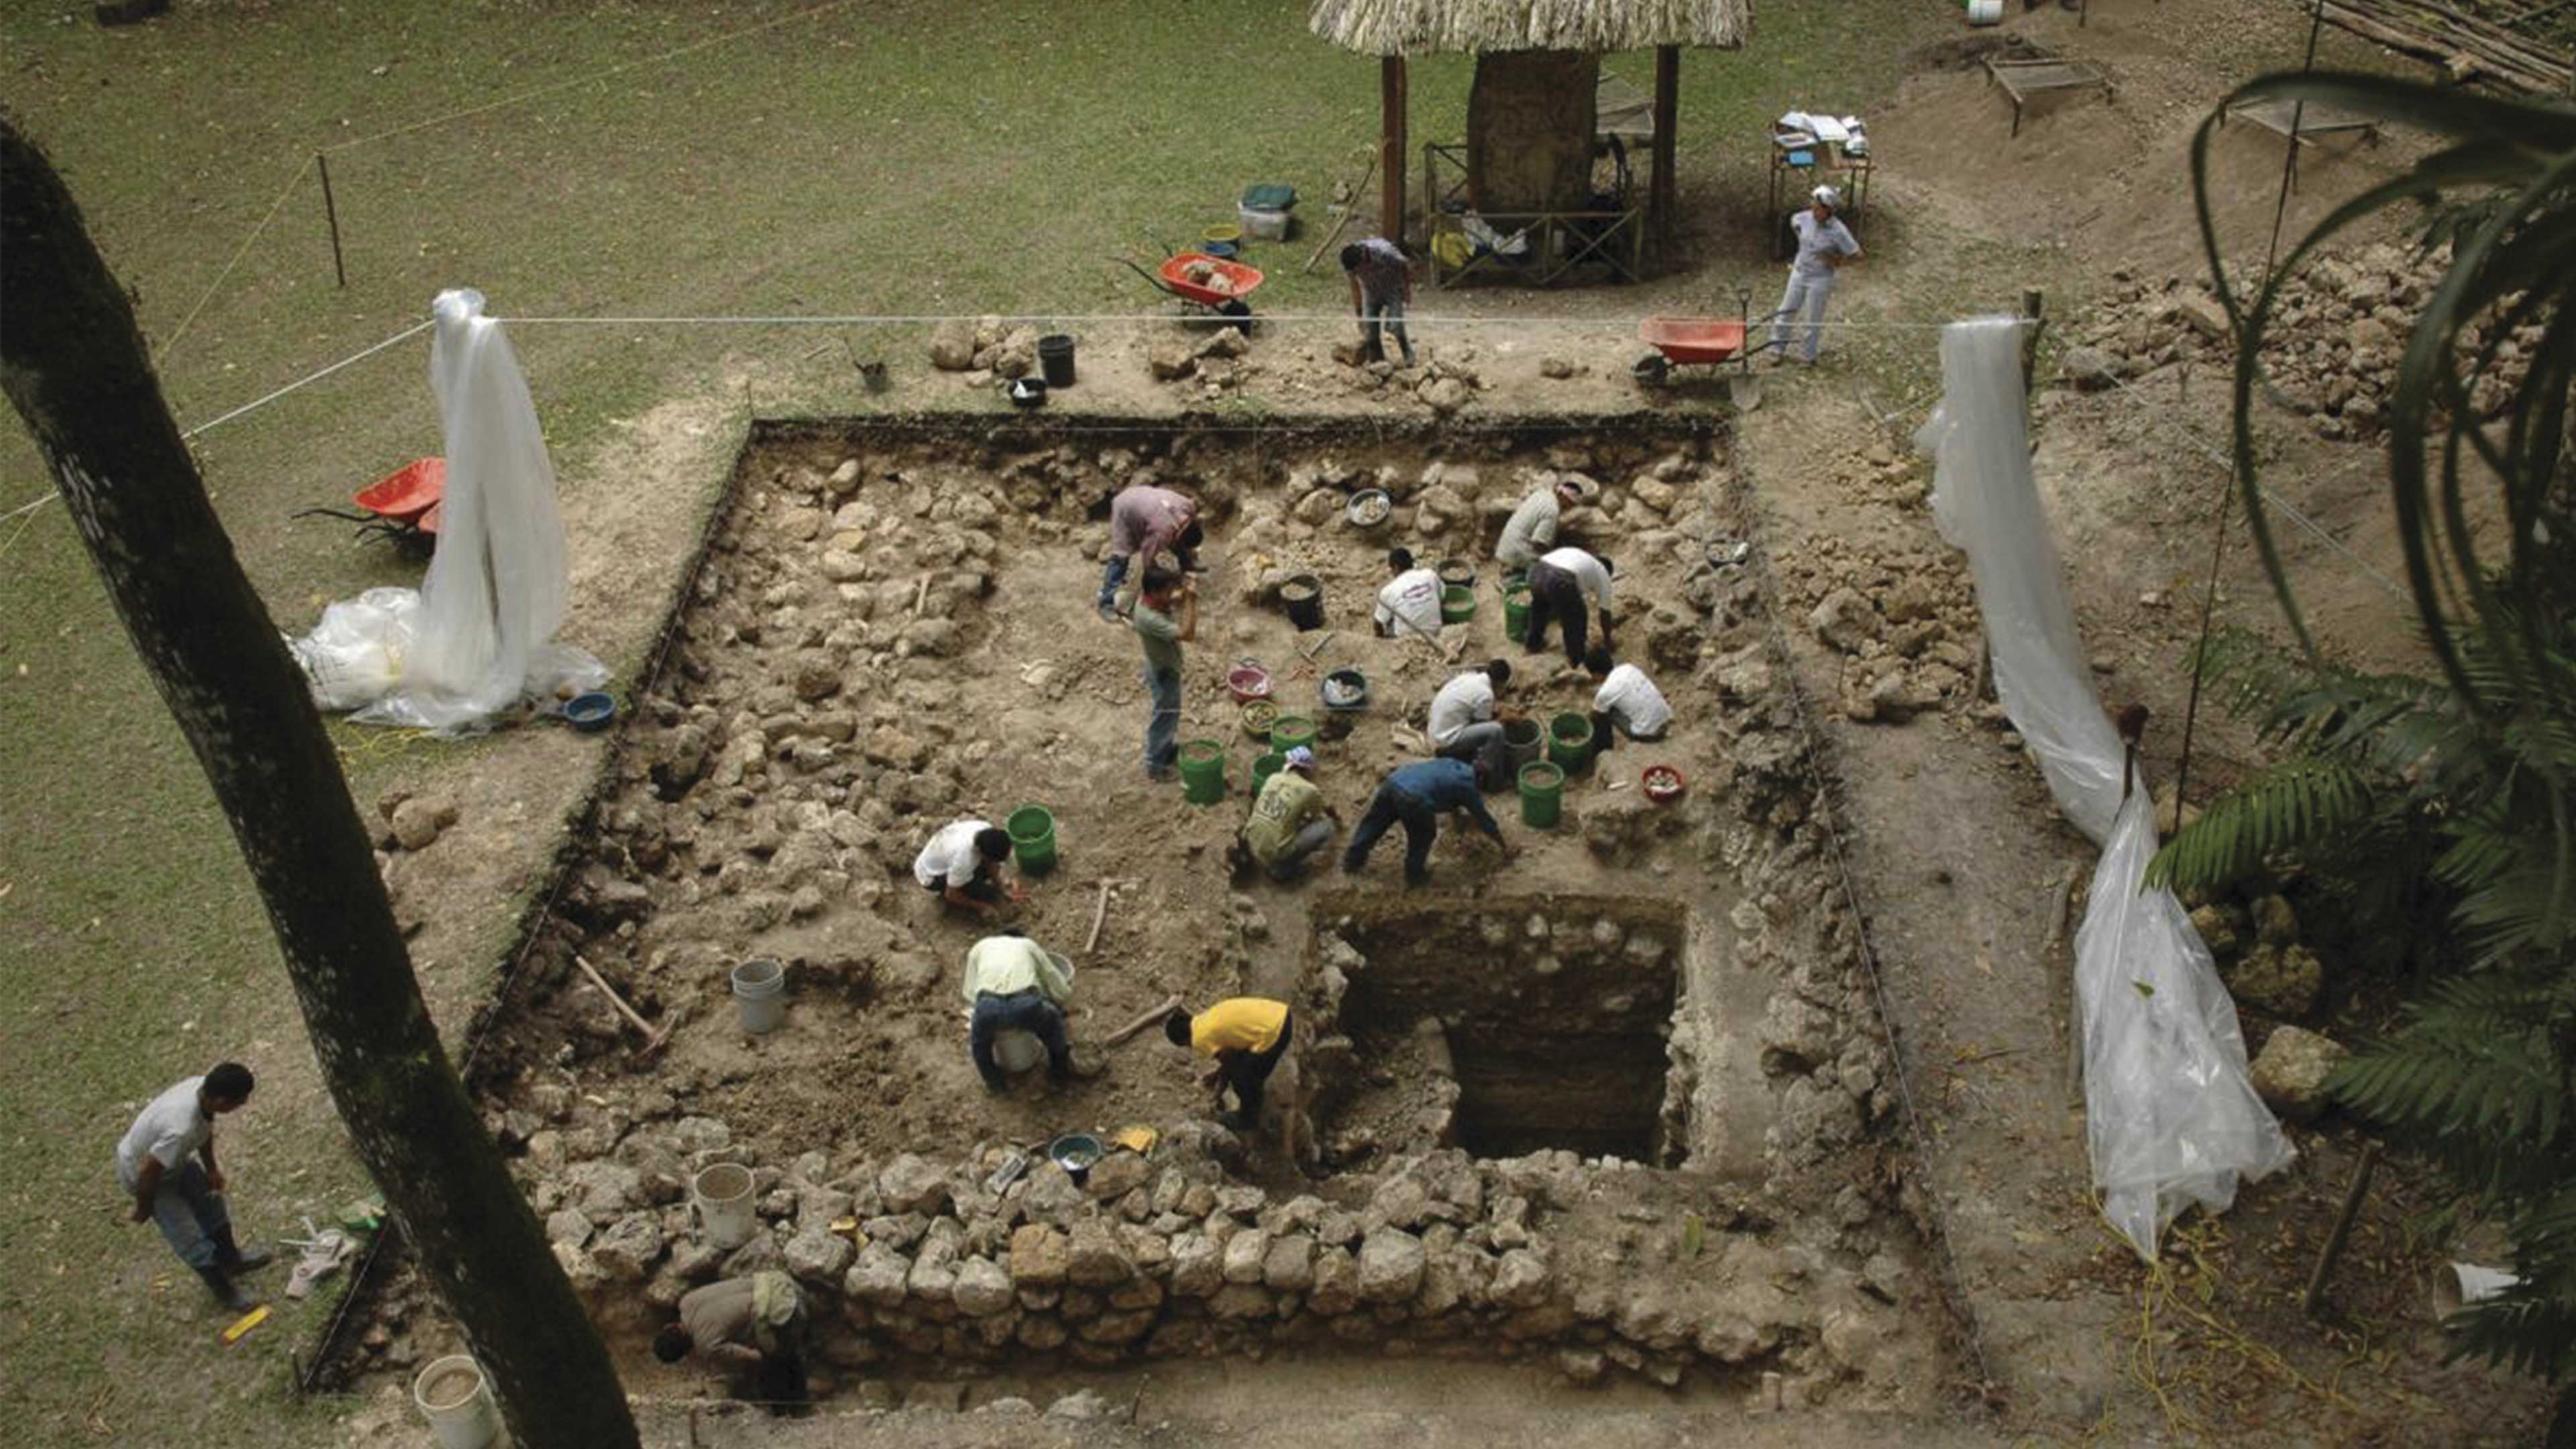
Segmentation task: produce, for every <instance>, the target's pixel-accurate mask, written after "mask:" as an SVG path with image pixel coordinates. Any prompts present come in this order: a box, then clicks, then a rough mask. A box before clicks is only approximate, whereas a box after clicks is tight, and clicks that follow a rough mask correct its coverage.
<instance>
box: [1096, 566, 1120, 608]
mask: <svg viewBox="0 0 2576 1449" xmlns="http://www.w3.org/2000/svg"><path fill="white" fill-rule="evenodd" d="M1125 582H1127V555H1125V554H1123V553H1113V554H1111V555H1110V556H1109V562H1107V563H1105V564H1103V565H1101V567H1100V601H1099V607H1100V608H1102V609H1107V608H1109V607H1111V606H1112V605H1114V604H1116V603H1117V602H1118V586H1119V585H1120V584H1123V583H1125Z"/></svg>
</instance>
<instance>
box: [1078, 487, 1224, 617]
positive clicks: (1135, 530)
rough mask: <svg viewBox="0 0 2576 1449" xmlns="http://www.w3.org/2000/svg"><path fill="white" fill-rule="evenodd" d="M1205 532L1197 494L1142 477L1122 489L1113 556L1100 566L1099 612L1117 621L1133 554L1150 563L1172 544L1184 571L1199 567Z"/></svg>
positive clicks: (1113, 513)
mask: <svg viewBox="0 0 2576 1449" xmlns="http://www.w3.org/2000/svg"><path fill="white" fill-rule="evenodd" d="M1206 538H1207V531H1206V530H1205V529H1202V528H1200V527H1199V505H1198V500H1197V499H1194V498H1192V497H1190V496H1189V495H1188V494H1186V493H1175V492H1173V491H1172V490H1171V489H1169V488H1156V487H1153V486H1151V485H1148V484H1143V483H1139V484H1137V485H1135V486H1134V487H1132V488H1121V489H1119V490H1118V496H1117V497H1116V498H1113V499H1111V500H1110V502H1109V561H1108V562H1107V563H1105V564H1103V565H1102V566H1101V570H1100V597H1099V599H1098V600H1097V601H1096V604H1097V607H1098V608H1099V610H1100V617H1101V618H1103V619H1105V620H1107V621H1108V622H1110V623H1112V624H1115V623H1117V622H1118V589H1119V586H1120V585H1122V584H1124V583H1125V582H1126V581H1127V569H1128V561H1129V560H1130V559H1143V560H1144V561H1145V564H1144V566H1145V567H1146V568H1148V569H1150V568H1152V567H1153V566H1154V556H1155V555H1157V554H1159V553H1161V552H1163V551H1164V550H1165V549H1169V550H1171V552H1172V556H1173V557H1174V558H1175V559H1177V560H1178V561H1179V562H1180V565H1181V568H1182V569H1183V570H1184V571H1187V570H1191V569H1195V568H1197V567H1198V566H1199V545H1200V544H1201V543H1203V542H1205V541H1206Z"/></svg>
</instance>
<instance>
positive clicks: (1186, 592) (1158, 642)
mask: <svg viewBox="0 0 2576 1449" xmlns="http://www.w3.org/2000/svg"><path fill="white" fill-rule="evenodd" d="M1128 624H1129V626H1130V627H1132V628H1133V629H1135V631H1136V639H1137V642H1138V643H1140V644H1142V645H1143V646H1144V649H1145V688H1146V691H1147V692H1148V693H1149V694H1150V695H1151V696H1152V700H1153V703H1152V706H1151V710H1152V712H1151V713H1150V714H1148V715H1147V716H1146V717H1145V778H1147V779H1149V780H1168V779H1170V778H1172V762H1173V761H1174V760H1176V759H1178V758H1179V757H1180V753H1181V646H1182V645H1183V644H1186V643H1188V642H1189V641H1191V640H1193V639H1196V638H1197V637H1198V636H1199V595H1198V587H1197V586H1196V585H1194V584H1192V583H1191V582H1190V581H1189V580H1188V579H1187V578H1185V577H1183V576H1182V575H1180V574H1178V573H1173V572H1170V571H1168V570H1166V569H1164V568H1163V567H1161V566H1160V565H1159V564H1149V565H1148V566H1147V568H1146V570H1145V582H1144V589H1143V592H1142V593H1141V594H1140V595H1139V596H1138V597H1137V600H1136V607H1135V609H1134V611H1133V612H1132V613H1131V614H1130V616H1129V618H1128Z"/></svg>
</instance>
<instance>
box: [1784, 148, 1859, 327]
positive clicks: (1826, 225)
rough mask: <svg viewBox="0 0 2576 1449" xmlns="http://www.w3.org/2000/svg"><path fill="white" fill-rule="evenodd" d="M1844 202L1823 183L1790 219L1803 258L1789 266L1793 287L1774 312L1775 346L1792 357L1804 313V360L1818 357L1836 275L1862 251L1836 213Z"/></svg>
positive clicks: (1799, 255)
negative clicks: (1793, 335) (1794, 327)
mask: <svg viewBox="0 0 2576 1449" xmlns="http://www.w3.org/2000/svg"><path fill="white" fill-rule="evenodd" d="M1842 204H1843V199H1842V196H1841V194H1840V193H1838V192H1836V191H1835V190H1834V189H1833V188H1832V187H1830V186H1819V187H1817V188H1816V190H1815V195H1814V199H1813V204H1812V205H1810V206H1809V207H1808V208H1807V209H1806V210H1805V211H1802V212H1799V213H1798V214H1797V215H1796V216H1793V217H1791V218H1789V226H1790V229H1791V230H1793V231H1795V232H1797V234H1798V257H1797V260H1795V261H1793V262H1791V263H1790V264H1789V290H1788V291H1786V292H1783V293H1781V294H1780V310H1779V311H1777V312H1774V313H1772V314H1771V345H1772V346H1773V347H1774V348H1776V349H1778V350H1779V352H1780V355H1781V356H1782V357H1783V358H1785V357H1787V356H1788V355H1789V353H1788V348H1789V329H1790V326H1791V324H1792V323H1794V322H1796V321H1797V318H1798V314H1799V313H1801V312H1804V313H1805V314H1806V316H1807V343H1806V346H1805V348H1804V349H1803V350H1802V352H1801V355H1800V358H1799V360H1800V361H1802V362H1805V363H1807V364H1808V365H1810V366H1813V365H1814V363H1815V361H1816V344H1817V343H1818V342H1820V341H1822V340H1823V339H1824V335H1825V299H1826V298H1827V297H1830V296H1832V295H1833V294H1834V273H1835V272H1836V271H1838V270H1840V269H1841V267H1842V264H1843V263H1844V262H1846V261H1848V260H1850V259H1851V258H1853V257H1857V256H1859V255H1860V243H1859V242H1857V241H1854V240H1853V239H1852V234H1851V228H1849V227H1847V226H1844V225H1843V224H1842V220H1841V218H1839V217H1837V216H1835V215H1834V212H1835V211H1836V210H1838V209H1839V208H1840V207H1841V206H1842Z"/></svg>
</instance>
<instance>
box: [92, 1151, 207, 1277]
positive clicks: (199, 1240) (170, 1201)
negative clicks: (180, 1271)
mask: <svg viewBox="0 0 2576 1449" xmlns="http://www.w3.org/2000/svg"><path fill="white" fill-rule="evenodd" d="M118 1176H119V1177H120V1179H121V1178H122V1177H123V1174H122V1173H120V1174H118ZM120 1185H122V1186H123V1187H124V1188H125V1195H126V1196H127V1197H128V1198H129V1199H130V1198H132V1197H133V1196H134V1185H133V1184H132V1183H121V1184H120ZM152 1224H153V1226H155V1227H157V1228H159V1229H160V1230H161V1237H162V1239H163V1241H165V1242H167V1243H169V1245H170V1251H171V1252H173V1253H176V1254H178V1255H179V1261H180V1262H182V1263H185V1264H187V1265H188V1266H189V1267H191V1268H211V1267H213V1266H215V1260H216V1259H217V1258H218V1257H220V1256H221V1255H222V1254H221V1246H220V1245H222V1244H224V1243H228V1242H231V1241H232V1234H233V1217H232V1213H231V1212H230V1211H229V1210H227V1209H226V1208H225V1206H224V1195H223V1194H222V1193H219V1192H217V1191H215V1185H214V1184H213V1183H211V1182H209V1181H207V1180H206V1169H205V1167H204V1166H203V1165H202V1164H200V1163H199V1162H198V1161H197V1160H196V1159H194V1158H190V1159H189V1160H188V1165H187V1166H185V1167H182V1168H180V1169H179V1170H178V1171H176V1172H165V1173H163V1174H161V1187H160V1190H159V1191H157V1192H155V1193H153V1194H152Z"/></svg>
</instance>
